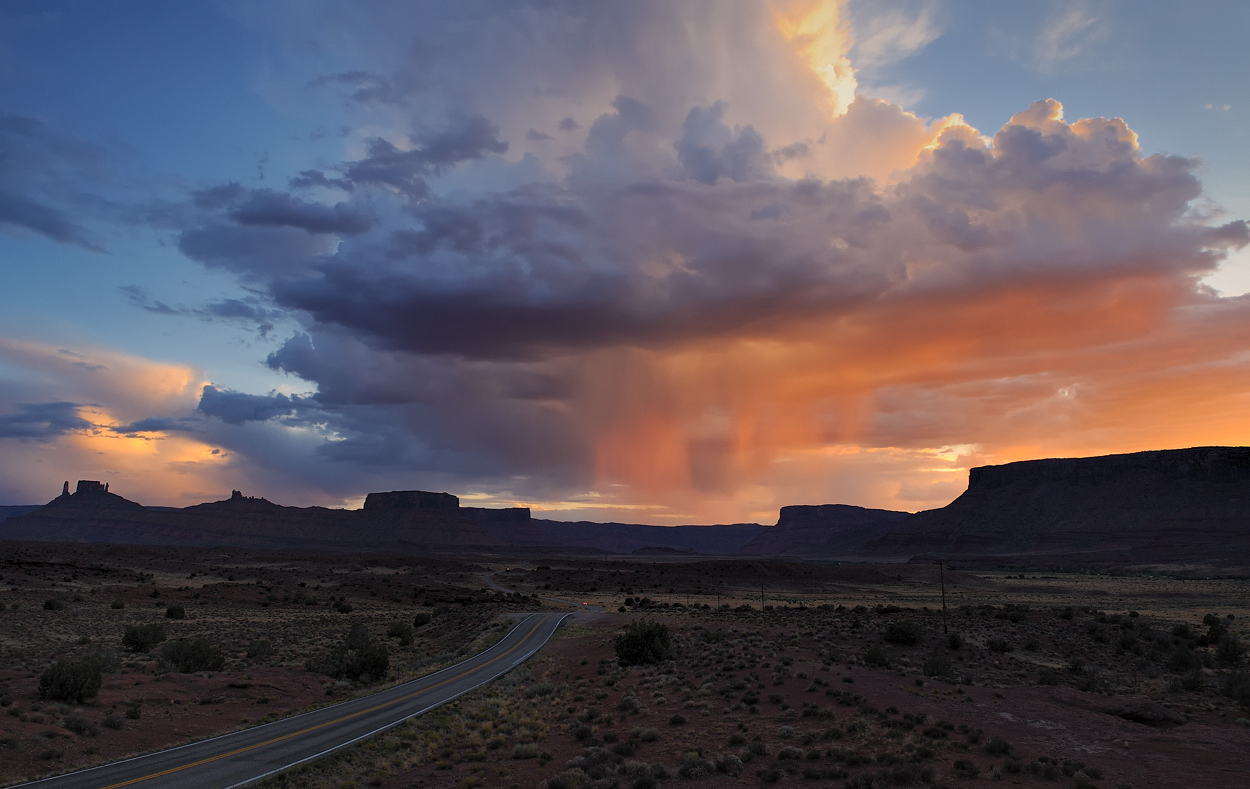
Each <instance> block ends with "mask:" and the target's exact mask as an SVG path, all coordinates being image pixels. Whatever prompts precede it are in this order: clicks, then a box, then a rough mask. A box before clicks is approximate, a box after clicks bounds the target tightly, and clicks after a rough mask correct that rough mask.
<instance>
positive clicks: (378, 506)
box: [0, 480, 546, 551]
mask: <svg viewBox="0 0 1250 789" xmlns="http://www.w3.org/2000/svg"><path fill="white" fill-rule="evenodd" d="M68 485H69V483H66V486H65V488H64V489H63V492H62V494H61V495H60V496H58V497H57V498H55V499H53V500H52V501H50V502H48V503H47V504H46V505H44V506H43V507H40V508H37V509H35V510H34V511H31V512H28V513H26V514H23V515H20V516H18V517H12V518H8V519H7V520H4V521H3V522H0V539H9V540H39V541H56V542H92V543H121V544H130V545H184V546H214V545H231V546H237V547H241V548H262V549H298V550H326V549H354V550H370V551H421V550H439V549H447V550H454V549H474V550H478V549H481V550H486V549H494V548H510V549H511V548H518V547H527V546H537V545H541V544H543V542H544V540H545V539H546V538H545V536H544V535H543V534H542V533H541V532H540V531H539V530H538V529H537V528H536V527H534V526H533V524H532V523H531V522H530V513H529V510H528V509H525V508H513V509H498V510H492V509H485V508H479V507H460V506H459V500H458V499H457V498H456V497H455V496H452V495H451V494H448V493H429V492H425V491H393V492H390V493H381V494H371V496H370V497H369V499H372V500H373V505H372V506H367V507H366V509H363V510H340V509H329V508H326V507H283V506H281V505H278V504H274V503H273V502H271V501H268V500H267V499H263V498H257V497H252V496H244V495H243V494H242V493H240V492H239V491H237V490H236V491H234V492H233V493H232V495H231V497H230V498H229V499H223V500H222V501H214V502H209V503H207V504H197V505H195V506H192V507H186V508H183V509H177V508H159V509H156V508H152V509H149V508H145V507H143V506H141V505H140V504H137V503H135V502H133V501H128V500H127V499H124V498H122V497H121V496H118V495H117V494H115V493H111V492H108V490H107V489H106V488H105V486H103V485H100V484H99V483H95V482H91V481H88V480H84V481H82V482H79V483H78V490H77V491H76V492H75V493H73V494H71V493H69V490H68ZM374 496H379V497H381V498H379V499H374V498H373V497H374ZM366 503H367V504H368V499H367V500H366Z"/></svg>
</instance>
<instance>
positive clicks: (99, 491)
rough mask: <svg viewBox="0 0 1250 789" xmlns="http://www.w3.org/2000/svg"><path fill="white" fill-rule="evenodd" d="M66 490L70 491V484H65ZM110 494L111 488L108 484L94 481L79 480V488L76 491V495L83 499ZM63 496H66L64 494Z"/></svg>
mask: <svg viewBox="0 0 1250 789" xmlns="http://www.w3.org/2000/svg"><path fill="white" fill-rule="evenodd" d="M65 488H66V490H68V489H69V482H66V483H65ZM108 492H109V486H108V483H107V482H97V481H95V480H94V479H80V480H78V487H77V488H75V489H74V495H75V496H82V497H83V498H86V497H88V496H103V495H104V494H105V493H108ZM61 495H64V493H62V494H61Z"/></svg>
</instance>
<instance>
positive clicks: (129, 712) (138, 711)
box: [126, 704, 143, 721]
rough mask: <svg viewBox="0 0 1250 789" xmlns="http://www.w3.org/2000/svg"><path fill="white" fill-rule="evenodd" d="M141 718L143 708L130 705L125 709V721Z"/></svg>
mask: <svg viewBox="0 0 1250 789" xmlns="http://www.w3.org/2000/svg"><path fill="white" fill-rule="evenodd" d="M142 717H143V708H142V707H140V706H139V705H138V704H132V705H130V706H129V707H127V708H126V718H127V719H129V720H132V721H137V720H139V719H140V718H142Z"/></svg>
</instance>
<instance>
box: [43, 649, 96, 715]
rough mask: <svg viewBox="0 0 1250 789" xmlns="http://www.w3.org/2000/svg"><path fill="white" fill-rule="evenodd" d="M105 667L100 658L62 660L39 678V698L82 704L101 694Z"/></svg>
mask: <svg viewBox="0 0 1250 789" xmlns="http://www.w3.org/2000/svg"><path fill="white" fill-rule="evenodd" d="M103 680H104V666H103V663H102V662H101V661H100V659H99V658H98V657H89V658H85V659H83V660H71V659H68V658H62V659H60V660H58V661H56V662H55V663H53V664H52V665H51V666H49V667H48V668H47V669H46V670H44V672H43V674H41V675H40V676H39V698H41V699H52V700H53V701H72V702H75V703H77V704H82V703H84V702H86V701H87V699H90V698H94V697H95V695H96V694H97V693H99V692H100V684H101V683H102V682H103Z"/></svg>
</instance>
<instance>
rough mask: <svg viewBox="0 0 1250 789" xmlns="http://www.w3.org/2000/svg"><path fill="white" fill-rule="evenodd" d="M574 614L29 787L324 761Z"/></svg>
mask: <svg viewBox="0 0 1250 789" xmlns="http://www.w3.org/2000/svg"><path fill="white" fill-rule="evenodd" d="M566 616H568V614H530V615H528V616H525V617H524V618H523V619H521V620H520V621H518V622H517V624H516V626H515V627H513V628H512V630H511V631H509V632H508V634H507V635H506V636H504V637H503V638H502V639H501V640H500V641H499V643H497V644H495V645H494V646H493V647H491V648H490V649H487V650H486V651H484V652H480V653H478V654H476V655H474V656H473V657H471V658H469V659H468V660H465V661H463V662H461V663H457V664H456V665H454V666H450V667H448V668H445V669H443V670H441V671H437V672H435V673H433V674H430V675H428V676H425V677H422V678H421V679H415V680H413V681H411V682H407V683H404V684H403V685H397V686H396V687H393V688H389V689H387V690H384V691H381V692H380V693H374V694H373V695H370V696H364V697H362V698H358V699H353V700H351V701H345V702H343V703H342V704H336V705H334V706H332V707H324V708H322V709H319V710H314V711H312V712H306V713H304V714H303V715H297V716H295V717H293V718H287V719H285V720H280V721H275V722H273V723H269V724H266V725H264V726H257V727H255V728H252V729H246V730H244V731H239V732H234V733H232V734H226V735H223V736H221V737H215V738H213V739H211V740H204V741H202V742H196V743H192V744H190V745H183V746H181V747H178V748H172V749H170V750H168V751H160V752H159V753H153V754H149V755H147V756H139V757H136V758H134V759H127V760H125V761H121V762H113V763H112V764H106V765H103V766H101V767H94V768H92V769H90V770H83V771H81V772H76V773H69V774H68V775H61V776H57V777H55V778H46V779H44V780H42V781H35V782H33V783H28V784H22V786H23V787H38V789H120V788H121V787H123V786H133V787H136V789H158V788H159V789H166V788H167V787H169V788H172V787H187V788H189V789H192V788H193V789H199V788H200V787H203V788H204V789H208V788H209V787H212V789H226V787H233V786H240V785H242V784H245V783H247V782H249V781H254V780H256V779H257V778H260V777H262V776H265V775H269V774H270V773H275V772H278V771H280V770H284V769H286V768H288V767H291V766H293V765H296V764H300V763H303V762H307V761H311V760H313V759H317V758H320V757H322V756H325V755H326V754H328V753H330V752H331V751H335V750H338V749H339V748H343V747H345V746H347V745H351V744H352V743H354V742H358V741H360V740H363V739H365V738H366V737H370V736H372V735H374V734H377V733H378V732H380V731H382V730H384V729H388V728H390V727H391V726H395V725H397V724H399V723H402V722H403V721H405V720H407V719H408V718H411V717H413V716H414V715H420V714H421V713H423V712H428V711H429V710H432V709H434V708H435V707H438V706H439V705H442V704H446V703H447V702H448V701H451V700H452V699H454V698H456V697H457V696H460V695H462V694H465V693H468V692H469V691H471V690H473V689H474V688H477V687H479V686H481V685H484V684H486V683H487V682H490V681H491V680H493V679H495V678H496V677H499V676H501V675H503V674H505V673H507V672H508V671H509V670H511V669H512V668H513V667H515V666H517V665H518V664H520V663H521V662H523V661H525V660H526V659H528V658H529V657H530V656H531V655H533V654H534V653H535V652H537V651H538V650H539V649H540V648H542V646H543V644H545V643H547V639H549V638H551V635H552V634H553V633H555V631H556V628H558V627H559V626H560V623H561V621H563V620H564V618H565V617H566Z"/></svg>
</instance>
